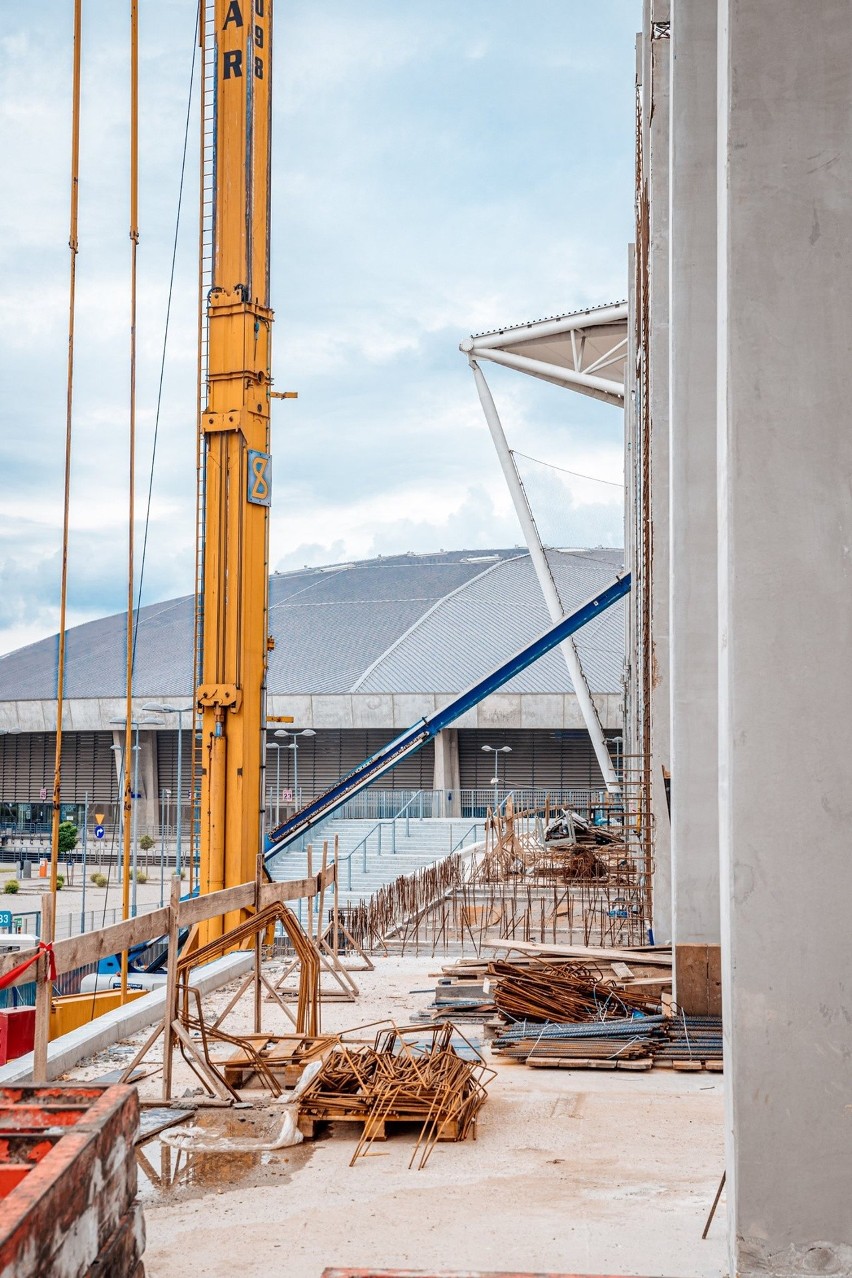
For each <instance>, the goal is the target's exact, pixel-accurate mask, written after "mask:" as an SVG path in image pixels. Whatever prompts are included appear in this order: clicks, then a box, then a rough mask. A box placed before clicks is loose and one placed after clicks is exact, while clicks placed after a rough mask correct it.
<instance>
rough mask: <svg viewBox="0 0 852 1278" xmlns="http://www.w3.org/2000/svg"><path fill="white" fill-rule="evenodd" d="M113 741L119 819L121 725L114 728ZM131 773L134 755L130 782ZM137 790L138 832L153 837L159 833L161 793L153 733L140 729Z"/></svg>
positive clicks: (134, 739) (121, 764)
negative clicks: (158, 786)
mask: <svg viewBox="0 0 852 1278" xmlns="http://www.w3.org/2000/svg"><path fill="white" fill-rule="evenodd" d="M112 739H113V744H114V745H116V746H118V749H117V750H115V751H113V757H114V759H115V775H116V777H117V779H118V820H119V822H120V821H121V807H122V802H123V798H122V796H123V794H124V772H123V771H122V769H123V767H124V763H123V753H122V752H123V750H124V729H123V728H120V729H118V730H117V731H113V734H112ZM133 742H134V746H135V743H136V733H135V732H134V734H133ZM133 775H134V759H132V758H131V760H130V780H131V784H132V782H133ZM136 793H138V794H140V795H141V796H142V797H141V798H140V799H135V800H134V802H136V803H138V804H139V809H138V812H137V814H136V823H137V826H138V830H137V833H138V834H139V837H140V838H141V837H142V835H143V834H150V835H151V836H152V838H153V837H154V836H155V835H157V834H158V833H159V829H160V826H159V820H160V812H159V802H160V796H159V794H158V792H157V739H156V733H155V732H151V731H150V730H149V731H148V732H144V731H140V733H139V789H138V791H136Z"/></svg>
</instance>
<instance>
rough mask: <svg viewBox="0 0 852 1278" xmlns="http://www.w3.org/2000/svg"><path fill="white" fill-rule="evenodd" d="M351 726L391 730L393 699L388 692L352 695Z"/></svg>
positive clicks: (392, 723)
mask: <svg viewBox="0 0 852 1278" xmlns="http://www.w3.org/2000/svg"><path fill="white" fill-rule="evenodd" d="M351 702H352V726H353V727H355V728H393V726H394V722H393V697H392V696H391V694H390V693H388V692H365V693H353V695H352V697H351Z"/></svg>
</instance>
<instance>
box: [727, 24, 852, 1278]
mask: <svg viewBox="0 0 852 1278" xmlns="http://www.w3.org/2000/svg"><path fill="white" fill-rule="evenodd" d="M719 12H720V29H719V32H720V44H721V49H720V54H721V56H720V60H719V68H720V81H719V119H718V129H719V142H720V154H719V160H720V175H719V178H720V180H719V193H720V194H719V213H720V219H719V236H720V240H719V252H720V259H721V270H720V292H719V316H718V319H719V348H718V357H719V362H720V369H719V403H718V408H719V435H720V438H719V465H720V471H719V477H720V483H719V538H720V542H719V553H720V593H719V635H720V644H721V647H720V671H719V693H720V696H719V701H720V718H719V733H720V752H719V763H720V839H721V868H722V944H723V994H724V1003H725V1018H726V1030H725V1033H726V1061H725V1090H726V1100H727V1133H726V1135H727V1146H728V1148H727V1173H728V1218H729V1229H730V1253H731V1255H730V1266H731V1273H736V1274H739V1275H744V1276H746V1278H749V1276H750V1275H757V1274H760V1275H766V1274H772V1275H775V1276H778V1278H787V1276H790V1278H792V1275H793V1274H795V1275H797V1278H801V1275H805V1274H811V1275H813V1274H850V1273H852V1090H850V1077H852V1074H850V1066H852V910H850V903H852V853H850V846H852V764H851V763H850V760H852V661H850V642H852V495H850V493H852V425H850V403H852V359H850V351H852V308H850V307H849V305H848V299H849V297H852V252H850V244H852V109H850V102H852V6H850V4H849V3H848V0H822V3H821V4H819V5H817V6H810V5H803V4H801V3H800V2H799V0H750V2H749V3H748V4H743V3H742V2H741V0H722V3H721V7H720V11H719Z"/></svg>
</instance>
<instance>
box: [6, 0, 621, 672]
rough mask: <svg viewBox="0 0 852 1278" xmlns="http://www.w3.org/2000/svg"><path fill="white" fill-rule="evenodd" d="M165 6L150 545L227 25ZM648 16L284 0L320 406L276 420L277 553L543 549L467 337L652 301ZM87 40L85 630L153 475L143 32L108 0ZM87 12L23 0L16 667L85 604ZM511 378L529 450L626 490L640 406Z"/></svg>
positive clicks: (18, 69) (158, 511)
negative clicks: (67, 524)
mask: <svg viewBox="0 0 852 1278" xmlns="http://www.w3.org/2000/svg"><path fill="white" fill-rule="evenodd" d="M178 9H179V10H180V13H179V14H178V12H177V11H178ZM141 16H142V42H141V44H142V74H141V88H142V103H143V109H142V121H141V139H140V164H141V188H140V190H141V196H140V214H141V217H140V230H141V242H140V246H139V272H140V274H139V315H138V359H139V364H138V431H139V439H138V452H137V514H138V516H139V521H140V522H139V531H138V535H139V539H140V546H141V536H142V521H143V519H144V511H145V503H146V494H147V485H148V480H149V470H150V462H151V455H152V446H153V432H154V426H155V417H156V412H157V401H158V394H159V379H160V361H161V356H162V350H163V329H164V321H165V308H166V298H167V291H168V276H169V269H170V264H171V254H172V242H173V236H174V229H175V214H176V207H177V195H178V184H179V178H180V159H181V152H182V147H183V141H184V123H185V113H186V103H187V91H188V87H189V74H190V65H191V61H192V56H193V39H194V31H193V28H194V21H195V15H194V11H193V9H192V6H174V5H173V4H170V3H168V0H149V3H147V4H146V5H145V6H143V7H142V14H141ZM639 17H640V15H639V8H638V3H637V4H636V5H634V6H631V5H625V4H624V3H623V0H601V3H599V4H597V5H595V6H593V8H592V10H591V11H590V12H589V13H587V14H586V15H585V16H584V21H583V23H582V24H579V25H578V23H577V21H576V13H575V9H574V6H572V5H566V4H565V3H564V0H537V3H536V5H535V6H534V13H530V12H529V11H528V10H524V9H519V8H518V6H517V5H516V4H515V3H514V0H469V2H468V4H467V5H465V6H464V7H463V8H459V7H458V6H456V5H449V4H444V5H437V6H429V8H428V10H427V9H426V8H424V7H422V6H418V5H400V4H399V3H398V0H359V3H358V4H357V5H353V4H352V3H351V0H324V3H323V4H322V5H317V4H316V3H315V0H288V3H287V5H286V6H281V7H280V8H279V13H278V15H277V19H276V49H275V75H276V80H275V84H276V97H275V125H274V140H273V150H274V154H273V187H274V191H273V226H272V261H273V267H272V301H273V305H274V306H275V309H276V324H275V331H274V337H273V352H274V353H273V373H274V377H275V381H276V385H277V387H278V389H288V390H289V389H296V390H298V391H299V396H300V398H299V399H298V401H296V402H295V403H292V402H287V403H283V404H282V403H276V404H275V405H274V408H273V423H272V438H273V446H272V452H273V458H274V481H273V482H274V506H273V511H272V521H271V556H270V561H271V562H272V563H275V564H278V565H279V566H288V565H296V566H300V565H301V564H302V563H305V562H310V563H317V562H320V559H321V558H322V557H324V556H327V557H328V558H331V559H343V560H346V559H349V558H353V557H356V556H360V555H364V554H372V553H392V552H394V551H399V550H407V549H415V550H421V549H423V550H426V549H435V548H440V547H444V548H446V549H449V548H452V547H453V546H454V545H456V546H458V545H462V544H464V545H466V546H468V547H475V545H476V544H477V543H479V544H481V545H495V544H500V543H508V544H510V545H511V544H513V543H514V542H515V541H517V540H519V536H518V533H517V530H516V527H515V523H514V515H513V513H512V510H511V506H510V504H509V502H508V497H507V495H506V492H505V488H504V486H503V481H502V478H501V475H500V471H499V467H498V465H497V462H496V458H495V457H494V454H493V450H492V448H491V444H490V441H489V438H488V435H487V432H486V431H485V429H484V425H483V422H482V417H481V412H480V409H479V405H478V401H477V398H476V395H475V391H474V387H473V384H472V379H471V376H470V373H469V371H468V369H467V366H466V362H465V360H464V358H463V357H462V356H461V355H460V354H459V352H458V349H457V346H458V341H459V339H460V338H461V337H462V336H464V335H465V334H466V333H469V332H472V331H479V330H482V329H487V328H491V327H494V326H497V325H501V324H505V323H511V322H514V321H519V320H525V319H532V318H537V317H538V316H540V315H543V314H549V313H554V312H560V311H564V310H570V309H574V308H576V307H578V306H584V305H588V304H595V303H598V302H601V301H609V300H612V298H614V297H617V296H623V295H624V292H625V288H626V242H627V240H628V239H629V238H630V235H631V203H632V179H633V159H632V146H633V114H632V113H633V40H634V31H635V29H636V25H637V23H638V21H639ZM84 22H85V27H84V47H83V72H84V107H83V122H82V160H81V182H80V252H79V255H78V259H77V274H78V308H77V346H76V364H75V378H74V387H75V389H74V443H73V455H72V476H73V497H72V555H71V598H72V603H71V610H72V613H73V616H74V618H75V619H82V618H84V617H89V616H94V615H98V614H99V613H104V612H106V611H109V610H110V609H113V608H115V607H121V606H122V598H123V594H124V586H123V578H124V556H125V554H126V536H127V530H126V518H127V514H126V512H127V471H128V457H127V421H128V377H129V369H128V347H129V336H128V323H129V309H128V304H129V274H128V271H129V240H128V161H127V128H128V83H127V67H128V52H127V14H126V11H125V10H123V9H121V8H120V6H119V7H116V6H115V5H114V4H113V3H112V0H88V2H87V5H86V6H85V15H84ZM70 23H71V18H70V13H69V12H68V11H66V10H63V11H62V13H61V15H59V17H57V14H56V13H54V12H53V11H52V10H49V9H48V8H46V7H39V6H30V5H24V6H17V7H16V8H15V11H14V13H12V12H10V13H9V14H8V15H6V20H5V22H4V34H3V35H2V37H0V56H2V57H3V65H4V77H3V79H2V82H0V146H2V148H3V153H4V182H3V184H2V188H0V280H2V285H0V469H2V474H3V479H4V483H3V487H2V491H0V585H2V590H3V598H2V601H0V607H2V613H0V652H2V651H4V650H8V649H9V647H13V646H14V645H15V644H17V643H19V642H21V641H23V638H26V639H30V638H34V637H36V636H37V635H39V634H45V633H50V632H51V631H52V630H54V629H55V625H56V614H57V608H58V561H57V558H56V556H57V554H58V545H59V543H58V536H59V529H60V526H61V509H62V473H63V440H64V430H65V362H66V352H67V345H66V343H67V329H66V326H67V305H68V294H67V288H68V270H69V253H68V246H67V238H68V148H69V140H70V113H69V104H70V66H71V52H70V49H71V46H70V35H71V28H70ZM472 32H473V33H474V34H471V33H472ZM196 138H197V119H196V117H195V115H194V114H193V116H192V119H191V122H190V133H189V163H188V168H187V174H186V184H185V190H184V204H183V222H182V230H181V236H180V240H179V246H178V255H177V269H176V279H175V289H174V295H173V311H172V320H171V329H170V337H169V343H168V347H167V354H166V364H165V376H164V381H163V396H162V405H161V410H160V418H159V438H158V446H157V460H156V467H155V469H154V489H153V502H152V513H151V523H150V528H149V548H148V567H147V571H146V583H145V594H144V599H145V601H146V602H150V601H153V600H155V599H157V598H162V597H165V596H166V595H167V594H170V593H180V592H184V591H188V590H190V589H191V588H192V581H193V572H194V554H193V538H194V523H195V431H196V421H195V419H196V388H195V367H196V352H195V334H196V319H195V300H196V230H195V225H194V221H195V216H196V209H197V174H196V157H195V145H196ZM488 378H489V382H490V384H491V385H492V388H493V391H494V394H495V398H496V399H497V402H498V407H499V409H500V412H501V414H502V416H503V419H504V424H505V426H506V430H507V433H508V435H509V438H510V441H511V443H512V444H513V446H514V447H517V448H519V449H522V450H523V451H525V452H528V453H529V454H531V455H532V456H535V457H544V458H545V459H552V460H556V461H557V462H558V464H560V465H564V466H567V467H569V468H573V469H577V470H580V471H585V472H587V473H589V474H593V475H598V474H600V475H602V476H603V477H609V476H610V475H611V474H612V473H615V474H616V477H617V467H618V464H619V462H618V458H619V457H620V450H621V420H620V414H618V413H617V412H616V411H615V410H613V409H611V408H608V407H606V406H603V405H600V404H596V403H594V402H593V401H591V400H588V399H583V398H581V397H577V396H573V395H570V394H566V393H565V392H564V391H561V390H559V389H558V388H555V387H551V386H547V385H545V384H537V383H533V382H532V381H531V380H530V379H527V378H524V377H521V376H519V375H517V374H513V373H511V372H509V371H507V370H504V369H494V370H488ZM613 466H615V467H616V471H615V472H613V470H612V467H613ZM600 467H604V469H603V470H602V469H600ZM607 467H609V469H606V468H607ZM318 556H319V557H320V559H318Z"/></svg>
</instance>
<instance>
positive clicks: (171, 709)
mask: <svg viewBox="0 0 852 1278" xmlns="http://www.w3.org/2000/svg"><path fill="white" fill-rule="evenodd" d="M142 709H143V710H153V711H154V713H155V714H176V715H177V717H178V757H177V815H176V822H177V841H176V845H175V874H176V875H177V876H178V878H180V876H181V868H182V867H181V858H180V836H181V826H182V825H183V769H182V763H183V716H184V715H185V714H187V713H189V711H191V710H192V706H143V707H142ZM191 877H192V875H190V878H191Z"/></svg>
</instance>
